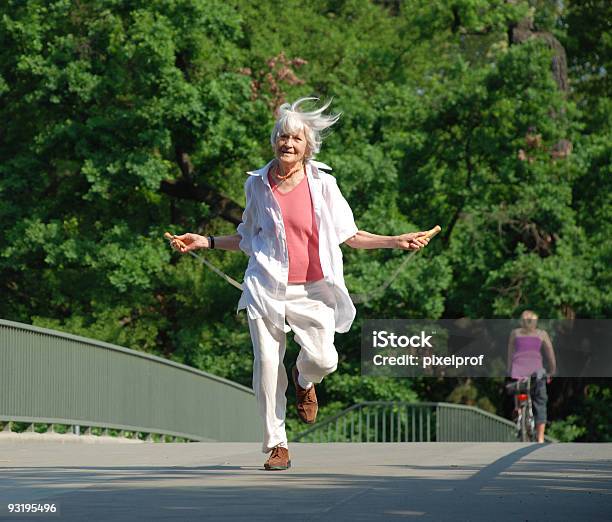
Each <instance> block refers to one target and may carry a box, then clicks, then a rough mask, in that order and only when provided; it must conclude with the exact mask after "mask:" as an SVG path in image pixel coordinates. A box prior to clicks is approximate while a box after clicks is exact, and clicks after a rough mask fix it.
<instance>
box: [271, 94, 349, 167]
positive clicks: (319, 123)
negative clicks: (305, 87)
mask: <svg viewBox="0 0 612 522" xmlns="http://www.w3.org/2000/svg"><path fill="white" fill-rule="evenodd" d="M309 100H315V101H318V100H319V99H318V98H300V99H299V100H297V101H295V102H293V103H283V104H282V105H281V106H280V107H279V109H278V118H277V119H276V123H275V124H274V128H273V129H272V134H271V135H270V143H271V144H272V149H273V150H274V151H275V152H276V140H278V138H279V137H280V136H282V135H283V134H298V133H299V132H300V131H301V130H302V129H304V135H305V136H306V143H307V147H306V155H305V158H306V159H307V160H309V159H312V158H314V156H315V154H317V153H318V152H319V151H320V150H321V143H322V142H323V135H322V133H323V131H324V130H325V129H327V128H329V127H331V126H332V125H333V124H334V123H336V122H337V121H338V119H339V118H340V114H334V115H329V114H323V111H325V109H327V108H328V107H329V105H330V104H331V100H330V101H328V102H327V103H326V104H325V105H323V107H321V108H319V109H316V110H314V111H311V112H305V111H301V110H300V105H301V104H302V103H304V102H305V101H309Z"/></svg>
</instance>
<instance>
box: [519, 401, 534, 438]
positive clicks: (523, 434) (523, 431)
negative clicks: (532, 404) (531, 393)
mask: <svg viewBox="0 0 612 522" xmlns="http://www.w3.org/2000/svg"><path fill="white" fill-rule="evenodd" d="M527 415H528V413H527V406H526V405H525V404H523V405H522V406H521V420H520V428H519V439H520V441H521V442H531V437H530V433H529V419H528V418H527Z"/></svg>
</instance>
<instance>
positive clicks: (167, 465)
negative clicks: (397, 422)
mask: <svg viewBox="0 0 612 522" xmlns="http://www.w3.org/2000/svg"><path fill="white" fill-rule="evenodd" d="M290 452H291V460H292V467H291V469H290V470H287V471H265V470H264V469H263V462H264V460H265V455H264V454H262V453H261V450H260V445H259V444H258V443H190V444H180V443H175V444H154V443H142V444H119V443H105V444H84V443H79V442H48V441H44V442H34V441H26V440H23V441H20V440H19V439H16V440H0V520H3V521H4V520H7V521H17V520H50V521H53V520H68V521H79V522H81V521H84V520H112V521H130V522H131V521H137V520H146V521H149V520H152V521H183V520H185V521H191V520H193V521H196V520H198V521H201V520H219V521H237V520H249V521H251V520H255V521H260V520H261V521H270V520H272V521H275V520H284V521H290V522H300V521H315V520H316V521H320V520H334V521H344V520H346V521H351V522H354V521H377V520H419V521H420V520H428V521H429V520H436V521H439V520H441V521H444V520H452V521H453V522H462V521H487V522H490V521H493V522H499V521H505V520H513V521H514V520H519V521H526V520H533V521H536V520H537V521H542V520H554V521H558V520H572V521H592V520H593V521H599V520H601V521H610V520H612V444H542V445H538V444H519V443H516V444H515V443H394V444H374V443H372V444H292V445H291V446H290ZM20 503H23V504H36V505H38V504H40V505H44V504H54V505H55V506H56V507H57V508H58V509H59V511H58V512H57V513H56V514H48V513H47V514H36V515H34V516H32V515H30V516H24V515H21V514H15V513H12V514H11V513H8V504H20Z"/></svg>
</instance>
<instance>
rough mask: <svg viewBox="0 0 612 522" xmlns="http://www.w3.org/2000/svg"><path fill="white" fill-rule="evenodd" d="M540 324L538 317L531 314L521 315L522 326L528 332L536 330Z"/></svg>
mask: <svg viewBox="0 0 612 522" xmlns="http://www.w3.org/2000/svg"><path fill="white" fill-rule="evenodd" d="M537 324H538V316H537V315H535V314H534V313H531V312H524V313H523V314H522V315H521V326H522V327H523V328H525V329H526V330H532V329H535V327H536V326H537Z"/></svg>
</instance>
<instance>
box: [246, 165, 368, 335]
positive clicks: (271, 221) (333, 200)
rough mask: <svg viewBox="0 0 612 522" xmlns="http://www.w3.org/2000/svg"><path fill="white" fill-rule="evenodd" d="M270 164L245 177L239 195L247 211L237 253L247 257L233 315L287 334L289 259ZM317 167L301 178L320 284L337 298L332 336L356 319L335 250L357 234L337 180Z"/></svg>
mask: <svg viewBox="0 0 612 522" xmlns="http://www.w3.org/2000/svg"><path fill="white" fill-rule="evenodd" d="M271 165H272V161H270V162H269V163H268V164H267V165H266V166H265V167H263V168H261V169H259V170H255V171H251V172H248V174H249V177H248V178H247V180H246V182H245V184H244V189H245V193H246V208H245V210H244V213H243V214H242V223H240V224H239V225H238V229H237V232H238V234H240V236H241V237H242V239H241V240H240V249H241V250H242V251H243V252H244V253H245V254H247V255H248V256H249V264H248V266H247V269H246V272H245V274H244V282H243V285H242V288H243V291H242V295H241V297H240V301H239V302H238V308H237V310H236V312H239V311H240V310H243V309H246V310H247V313H248V315H249V317H250V318H251V319H256V318H259V317H266V318H267V319H268V320H270V321H271V322H272V323H273V324H274V325H275V326H277V327H278V328H280V329H283V330H284V331H285V332H288V331H289V330H290V328H289V327H288V326H286V325H285V304H284V298H285V292H286V290H287V280H288V273H289V255H288V252H287V242H286V238H285V228H284V225H283V217H282V214H281V209H280V206H279V205H278V203H277V201H276V199H275V198H274V195H273V194H272V190H271V188H270V183H269V181H268V176H267V174H268V169H269V168H270V166H271ZM323 169H326V170H331V167H329V166H327V165H325V164H324V163H320V162H318V161H312V160H311V161H308V162H307V163H306V175H307V176H308V184H309V186H310V194H311V197H312V203H313V206H314V211H315V219H316V223H317V228H318V232H319V259H320V261H321V268H322V270H323V278H324V280H325V281H326V282H327V283H328V284H329V285H330V286H331V287H332V289H333V291H334V295H335V298H336V306H335V322H336V328H335V331H336V332H340V333H342V332H347V331H348V330H349V329H350V327H351V324H352V323H353V320H354V319H355V313H356V311H355V306H354V305H353V302H352V301H351V298H350V296H349V293H348V290H347V289H346V286H345V284H344V274H343V265H342V251H341V250H340V244H341V243H343V242H344V241H346V240H347V239H349V238H350V237H352V236H354V235H355V234H356V233H357V230H358V229H357V226H356V225H355V220H354V219H353V212H352V210H351V207H350V206H349V204H348V203H347V201H346V199H344V197H343V196H342V193H341V192H340V189H339V188H338V185H337V183H336V178H334V177H333V176H332V175H331V174H328V173H327V172H323Z"/></svg>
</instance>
